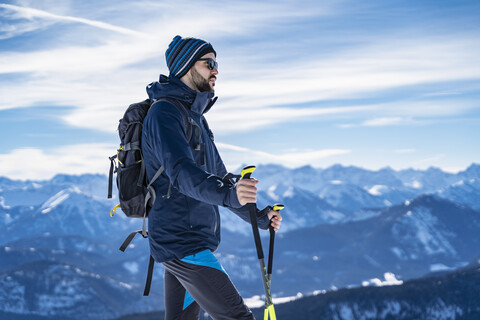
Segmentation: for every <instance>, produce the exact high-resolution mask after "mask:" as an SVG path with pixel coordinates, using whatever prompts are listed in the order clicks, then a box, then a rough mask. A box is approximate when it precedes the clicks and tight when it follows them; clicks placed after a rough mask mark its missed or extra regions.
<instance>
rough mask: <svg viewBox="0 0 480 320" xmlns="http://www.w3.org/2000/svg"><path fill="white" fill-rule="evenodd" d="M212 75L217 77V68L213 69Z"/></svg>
mask: <svg viewBox="0 0 480 320" xmlns="http://www.w3.org/2000/svg"><path fill="white" fill-rule="evenodd" d="M210 73H211V74H213V75H217V74H218V69H217V68H213V69H212V70H211V71H210Z"/></svg>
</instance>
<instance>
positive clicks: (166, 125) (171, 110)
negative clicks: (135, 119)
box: [143, 102, 241, 208]
mask: <svg viewBox="0 0 480 320" xmlns="http://www.w3.org/2000/svg"><path fill="white" fill-rule="evenodd" d="M143 130H144V131H145V132H144V137H145V138H146V140H147V141H144V143H146V145H147V147H148V148H151V149H152V150H153V151H154V152H153V154H154V155H155V156H156V157H157V160H158V162H159V163H160V164H161V165H162V166H163V167H164V168H165V174H166V175H167V176H168V178H169V179H170V182H171V184H172V185H173V186H174V187H175V188H177V189H178V190H179V191H180V192H181V193H183V194H185V195H187V196H189V197H192V198H194V199H197V200H199V201H202V202H205V203H209V204H212V205H222V206H226V207H229V208H240V207H241V205H240V203H239V202H238V199H237V194H236V189H235V187H231V186H228V185H225V184H224V183H223V182H222V180H221V177H219V176H216V175H214V174H210V173H207V172H206V171H205V170H203V169H202V168H200V167H199V166H198V165H197V164H196V163H195V160H194V156H193V153H192V148H191V147H190V145H189V142H188V141H187V138H186V134H185V131H186V128H185V124H184V120H183V116H182V114H181V112H180V110H178V109H177V107H176V106H174V105H172V104H170V103H168V102H159V103H157V104H155V105H154V106H152V108H151V109H150V111H149V112H148V114H147V116H146V117H145V120H144V122H143Z"/></svg>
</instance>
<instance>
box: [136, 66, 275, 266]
mask: <svg viewBox="0 0 480 320" xmlns="http://www.w3.org/2000/svg"><path fill="white" fill-rule="evenodd" d="M147 93H148V95H149V97H150V100H151V101H153V100H157V99H160V98H165V97H170V98H174V99H176V100H179V101H181V102H183V103H184V104H185V105H186V106H188V108H189V109H188V112H189V115H190V117H191V118H192V119H193V120H194V121H195V122H196V123H197V124H198V125H199V126H200V128H201V131H202V132H201V137H200V143H201V144H204V150H205V151H204V154H205V156H204V161H203V162H204V164H203V165H202V161H201V160H202V159H201V155H202V152H201V151H200V150H198V151H197V150H194V148H193V143H194V141H193V140H195V139H192V141H191V142H190V143H189V141H188V140H187V137H186V126H185V122H184V118H183V116H182V113H181V111H180V110H178V108H177V107H176V106H174V105H172V104H171V103H169V102H167V101H159V102H157V103H155V104H154V105H153V106H152V107H151V108H150V110H149V112H148V114H147V116H146V117H145V120H144V122H143V130H142V150H143V157H144V161H145V166H146V171H147V178H148V179H149V180H150V179H152V178H153V176H154V175H155V173H156V172H157V170H158V168H160V166H162V165H163V167H164V168H165V171H164V172H163V173H162V175H161V176H160V177H159V178H158V179H157V180H156V181H155V182H154V184H153V187H154V188H155V191H156V195H157V198H156V201H155V204H154V206H153V208H152V209H151V210H150V212H149V215H148V237H149V241H150V251H151V254H152V256H153V257H154V259H155V260H156V261H158V262H164V261H170V260H174V259H182V258H183V257H185V256H188V255H191V254H194V253H197V252H200V251H202V250H205V249H210V250H212V251H215V250H216V249H217V247H218V245H219V243H220V215H219V211H218V206H219V205H221V206H225V207H227V208H229V209H230V210H231V211H233V212H234V213H236V214H237V215H238V216H240V217H241V218H242V219H243V220H245V221H247V222H250V216H249V212H248V209H247V206H241V205H240V203H239V202H238V199H237V195H236V189H235V187H234V186H233V187H231V186H229V185H227V184H224V183H223V182H222V181H221V179H222V177H223V176H224V175H225V174H226V173H227V170H226V169H225V165H224V164H223V161H222V159H221V158H220V155H219V153H218V150H217V148H216V147H215V144H214V142H213V134H212V133H211V131H210V129H209V128H208V124H207V122H206V121H205V118H204V116H203V114H204V113H205V112H207V111H208V109H209V108H210V107H211V102H212V101H213V100H212V98H213V93H209V92H196V91H195V90H192V89H191V88H189V87H188V86H187V85H185V84H184V83H183V82H181V81H180V80H179V79H177V78H174V77H172V78H167V77H165V76H163V75H161V76H160V81H159V82H153V83H151V84H149V85H148V86H147ZM207 107H208V108H207ZM170 183H171V185H172V188H171V196H170V198H166V197H165V195H166V194H167V192H168V187H169V185H170ZM268 223H269V221H268V218H267V217H266V216H264V217H262V218H260V219H259V220H258V225H259V227H260V228H263V229H267V228H268Z"/></svg>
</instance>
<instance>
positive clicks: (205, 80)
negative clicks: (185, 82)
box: [190, 52, 218, 93]
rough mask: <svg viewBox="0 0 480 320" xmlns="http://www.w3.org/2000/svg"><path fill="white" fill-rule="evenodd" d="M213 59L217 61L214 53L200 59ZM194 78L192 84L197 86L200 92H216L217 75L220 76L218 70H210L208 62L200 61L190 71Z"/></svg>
mask: <svg viewBox="0 0 480 320" xmlns="http://www.w3.org/2000/svg"><path fill="white" fill-rule="evenodd" d="M208 58H211V59H213V60H215V55H214V54H213V52H210V53H207V54H206V55H204V56H203V57H201V58H200V59H208ZM190 73H191V76H192V82H193V84H194V85H195V86H196V89H197V90H198V91H200V92H212V93H213V92H215V89H214V87H215V81H216V80H217V77H216V75H217V74H218V70H217V68H213V69H211V70H210V69H209V67H208V60H199V61H197V62H196V63H195V64H194V65H193V67H192V68H191V69H190Z"/></svg>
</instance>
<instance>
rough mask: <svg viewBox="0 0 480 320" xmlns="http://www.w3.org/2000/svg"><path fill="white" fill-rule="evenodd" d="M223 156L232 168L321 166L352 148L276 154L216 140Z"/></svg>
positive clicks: (347, 152)
mask: <svg viewBox="0 0 480 320" xmlns="http://www.w3.org/2000/svg"><path fill="white" fill-rule="evenodd" d="M216 145H217V147H218V149H219V150H220V153H221V154H222V158H223V159H224V161H225V162H226V165H227V167H228V168H229V169H230V170H235V169H238V167H240V166H241V165H245V164H251V163H255V164H267V163H275V164H280V165H283V166H286V167H291V168H295V167H300V166H304V165H313V166H320V165H322V164H323V162H322V161H323V160H324V159H326V158H332V157H341V156H342V155H346V154H349V153H350V152H351V150H346V149H325V150H303V151H295V152H285V153H282V152H278V153H275V154H272V153H269V152H264V151H260V150H254V149H250V148H245V147H240V146H235V145H231V144H228V143H222V142H216Z"/></svg>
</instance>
